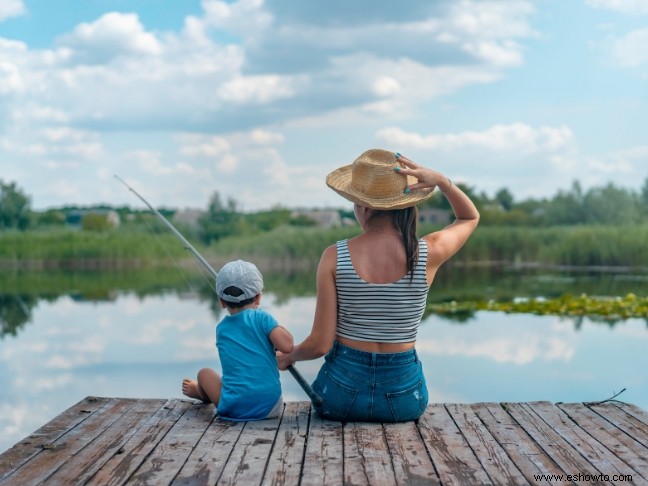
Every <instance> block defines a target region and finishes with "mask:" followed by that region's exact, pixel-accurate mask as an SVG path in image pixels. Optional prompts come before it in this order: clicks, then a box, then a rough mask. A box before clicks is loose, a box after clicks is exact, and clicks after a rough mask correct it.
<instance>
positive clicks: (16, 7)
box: [0, 0, 27, 22]
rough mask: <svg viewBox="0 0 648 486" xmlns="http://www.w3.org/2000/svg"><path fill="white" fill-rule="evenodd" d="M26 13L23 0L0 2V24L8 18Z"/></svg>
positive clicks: (3, 0) (4, 0)
mask: <svg viewBox="0 0 648 486" xmlns="http://www.w3.org/2000/svg"><path fill="white" fill-rule="evenodd" d="M25 13H27V9H26V8H25V4H24V2H23V0H2V2H0V22H2V21H3V20H5V19H8V18H10V17H18V16H19V15H24V14H25Z"/></svg>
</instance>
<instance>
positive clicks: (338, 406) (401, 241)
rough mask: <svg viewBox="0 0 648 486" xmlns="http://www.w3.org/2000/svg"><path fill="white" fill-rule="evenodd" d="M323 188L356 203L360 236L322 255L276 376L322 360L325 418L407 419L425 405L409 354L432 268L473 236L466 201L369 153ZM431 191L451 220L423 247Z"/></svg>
mask: <svg viewBox="0 0 648 486" xmlns="http://www.w3.org/2000/svg"><path fill="white" fill-rule="evenodd" d="M326 183H327V185H328V186H329V187H331V188H332V189H333V190H335V191H336V192H337V193H339V194H340V195H341V196H342V197H344V198H346V199H348V200H350V201H352V202H353V203H355V206H354V210H355V216H356V219H357V220H358V223H359V224H360V226H361V227H362V230H363V232H362V234H361V235H360V236H357V237H355V238H352V239H350V240H344V241H339V242H337V244H336V245H333V246H330V247H329V248H327V249H326V250H325V251H324V253H323V254H322V258H321V260H320V264H319V267H318V270H317V303H316V308H315V319H314V322H313V327H312V329H311V332H310V335H309V336H308V337H307V338H306V339H305V340H304V341H303V342H302V343H301V344H299V345H297V346H295V347H294V348H293V350H292V351H291V352H290V353H287V354H282V353H277V359H278V362H279V368H280V369H282V370H285V369H286V368H287V367H288V366H289V365H291V364H292V363H294V362H295V361H303V360H310V359H315V358H319V357H321V356H323V355H325V354H326V360H325V363H324V365H323V366H322V368H321V369H320V371H319V374H318V375H317V378H316V379H315V382H314V383H313V389H314V390H315V392H316V393H317V394H318V395H320V397H321V398H322V404H321V405H319V404H314V406H315V407H316V410H317V412H318V413H319V414H320V415H321V416H322V417H324V418H327V419H331V420H340V421H364V422H372V421H373V422H401V421H406V420H414V419H417V418H418V417H420V416H421V414H422V413H423V412H424V411H425V407H426V406H427V401H428V393H427V387H426V384H425V377H424V376H423V369H422V366H421V363H420V362H419V360H418V356H417V354H416V350H415V344H416V332H417V329H418V326H419V324H420V322H421V317H422V316H423V311H424V309H425V303H426V298H427V292H428V289H429V287H430V284H431V283H432V280H433V279H434V275H435V274H436V272H437V270H438V268H439V267H440V266H441V264H442V263H444V262H445V261H446V260H448V259H449V258H450V257H451V256H452V255H454V254H455V253H456V252H457V251H458V250H459V249H460V248H461V247H462V245H463V244H464V243H465V242H466V240H467V239H468V237H469V236H470V234H471V233H472V232H473V231H474V230H475V228H476V227H477V223H478V221H479V213H478V211H477V209H476V208H475V205H474V204H473V203H472V201H471V200H470V199H469V198H468V197H467V196H466V195H465V194H464V193H463V192H462V191H461V189H459V188H458V187H457V186H455V185H454V184H453V183H452V182H451V181H450V180H449V179H448V178H447V177H445V176H444V175H442V174H441V173H439V172H436V171H434V170H431V169H427V168H425V167H422V166H420V165H417V164H415V163H414V162H412V161H411V160H409V159H408V158H406V157H403V156H402V155H400V154H398V153H396V154H394V153H393V152H389V151H386V150H379V149H373V150H368V151H367V152H365V153H363V154H362V155H360V157H358V158H357V159H356V160H355V161H354V162H353V164H351V165H348V166H344V167H341V168H340V169H337V170H335V171H333V172H332V173H330V174H329V175H328V177H327V180H326ZM435 187H438V188H439V190H440V191H441V192H443V194H444V195H445V197H446V198H447V199H448V201H449V203H450V205H451V206H452V209H453V211H454V214H455V217H456V219H455V221H454V222H453V223H452V224H451V225H449V226H447V227H446V228H444V229H442V230H440V231H436V232H434V233H430V234H429V235H426V236H424V237H423V238H421V239H420V240H419V239H417V235H416V222H417V210H416V204H417V203H419V202H421V201H423V200H425V199H427V198H429V197H430V196H431V195H432V191H433V190H434V188H435Z"/></svg>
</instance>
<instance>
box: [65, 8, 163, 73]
mask: <svg viewBox="0 0 648 486" xmlns="http://www.w3.org/2000/svg"><path fill="white" fill-rule="evenodd" d="M58 43H59V45H60V46H61V47H63V48H67V49H70V51H71V52H72V54H71V57H72V59H74V60H76V61H77V62H82V63H86V64H98V63H105V62H108V61H110V60H111V59H112V58H113V57H116V56H121V55H125V56H128V55H131V56H142V55H145V56H157V55H159V54H161V53H162V44H161V43H160V42H159V41H158V40H157V38H156V37H155V36H154V35H153V34H151V33H149V32H145V30H144V27H143V26H142V24H141V23H140V21H139V18H138V17H137V15H136V14H123V13H118V12H111V13H107V14H105V15H103V16H101V17H100V18H99V19H98V20H96V21H95V22H92V23H82V24H80V25H78V26H77V27H76V28H75V29H74V31H73V32H72V33H71V34H69V35H64V36H62V37H61V38H60V39H59V41H58Z"/></svg>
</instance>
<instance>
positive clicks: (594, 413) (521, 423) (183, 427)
mask: <svg viewBox="0 0 648 486" xmlns="http://www.w3.org/2000/svg"><path fill="white" fill-rule="evenodd" d="M541 475H545V476H541ZM568 475H570V477H569V478H568ZM561 476H562V478H561ZM9 484H11V485H19V486H25V485H32V484H46V485H48V486H50V485H70V484H92V485H102V486H103V485H121V484H128V485H134V484H151V485H156V486H157V485H166V484H174V485H185V484H187V485H188V484H192V485H193V484H196V485H202V484H212V485H213V484H237V485H254V484H269V485H270V484H271V485H282V484H285V485H299V484H301V485H326V486H330V485H336V484H353V485H356V484H358V485H361V484H371V485H380V486H382V485H391V484H397V485H418V484H421V485H423V484H425V485H428V484H430V485H434V484H442V485H472V484H475V485H484V484H506V485H514V484H542V485H544V484H554V485H564V484H578V485H580V484H623V485H626V484H648V412H646V411H644V410H642V409H640V408H638V407H635V406H632V405H627V404H622V403H614V402H607V403H603V404H598V405H591V404H590V405H589V406H588V405H585V404H582V403H570V404H552V403H549V402H532V403H477V404H432V405H430V406H429V407H428V408H427V411H426V413H425V414H424V416H423V417H422V418H421V419H420V420H418V421H417V422H407V423H401V424H368V423H345V424H340V423H337V422H330V421H325V420H322V419H321V418H319V417H318V416H317V415H316V414H314V413H313V412H312V411H311V408H310V403H308V402H291V403H287V404H286V405H285V409H284V413H283V416H282V417H281V418H278V419H272V420H263V421H258V422H247V423H234V422H226V421H221V420H218V419H217V418H215V417H214V408H213V406H211V405H202V404H198V403H196V402H193V401H190V400H180V399H172V400H150V399H147V400H139V399H120V398H94V397H88V398H86V399H84V400H82V401H81V402H79V403H77V404H76V405H74V406H72V407H71V408H69V409H68V410H66V411H65V412H63V413H62V414H61V415H59V416H58V417H56V418H54V419H53V420H52V421H51V422H49V423H48V424H46V425H44V426H43V427H41V428H40V429H39V430H38V431H36V432H34V433H33V434H32V435H30V436H29V437H27V438H25V439H24V440H22V441H20V442H19V443H18V444H16V445H15V446H13V447H12V448H10V449H8V450H7V451H5V452H4V453H3V454H2V455H0V485H9Z"/></svg>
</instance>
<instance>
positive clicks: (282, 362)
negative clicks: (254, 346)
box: [277, 351, 295, 371]
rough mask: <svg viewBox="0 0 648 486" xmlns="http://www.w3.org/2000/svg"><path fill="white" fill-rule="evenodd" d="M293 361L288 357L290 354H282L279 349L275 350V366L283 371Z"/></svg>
mask: <svg viewBox="0 0 648 486" xmlns="http://www.w3.org/2000/svg"><path fill="white" fill-rule="evenodd" d="M294 363H295V361H294V360H293V359H292V358H290V354H284V353H282V352H281V351H277V366H278V367H279V369H280V370H281V371H285V370H287V369H288V367H289V366H291V365H292V364H294Z"/></svg>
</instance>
